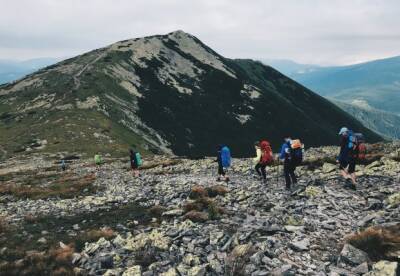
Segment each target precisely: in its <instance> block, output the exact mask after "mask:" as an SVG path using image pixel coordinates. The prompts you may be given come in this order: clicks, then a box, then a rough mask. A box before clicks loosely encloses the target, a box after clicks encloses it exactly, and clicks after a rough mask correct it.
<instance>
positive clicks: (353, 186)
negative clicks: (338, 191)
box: [349, 183, 357, 191]
mask: <svg viewBox="0 0 400 276" xmlns="http://www.w3.org/2000/svg"><path fill="white" fill-rule="evenodd" d="M349 188H350V189H352V190H353V191H357V187H356V185H354V184H353V183H351V184H350V186H349Z"/></svg>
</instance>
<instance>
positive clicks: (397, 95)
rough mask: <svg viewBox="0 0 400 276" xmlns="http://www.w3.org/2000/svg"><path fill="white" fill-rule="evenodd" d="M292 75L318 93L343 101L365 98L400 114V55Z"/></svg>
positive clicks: (382, 108) (371, 102)
mask: <svg viewBox="0 0 400 276" xmlns="http://www.w3.org/2000/svg"><path fill="white" fill-rule="evenodd" d="M291 77H292V78H293V79H294V80H296V81H298V82H299V83H301V84H303V85H304V86H306V87H308V88H310V89H311V90H313V91H315V92H317V93H318V94H320V95H322V96H326V97H330V98H333V99H336V100H341V101H352V100H355V99H358V100H365V101H367V102H368V104H369V105H371V106H372V107H374V108H376V109H381V110H384V111H388V112H393V113H397V114H400V56H398V57H393V58H387V59H382V60H376V61H371V62H366V63H360V64H355V65H350V66H341V67H326V68H324V67H321V68H319V69H316V70H314V71H311V72H305V73H301V74H292V75H291Z"/></svg>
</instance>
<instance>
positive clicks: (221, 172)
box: [218, 163, 225, 176]
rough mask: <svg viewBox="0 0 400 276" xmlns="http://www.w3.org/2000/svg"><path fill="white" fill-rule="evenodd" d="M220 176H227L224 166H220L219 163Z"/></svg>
mask: <svg viewBox="0 0 400 276" xmlns="http://www.w3.org/2000/svg"><path fill="white" fill-rule="evenodd" d="M218 174H219V175H224V176H225V170H224V167H222V164H220V163H218Z"/></svg>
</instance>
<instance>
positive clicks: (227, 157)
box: [221, 146, 231, 168]
mask: <svg viewBox="0 0 400 276" xmlns="http://www.w3.org/2000/svg"><path fill="white" fill-rule="evenodd" d="M221 161H222V167H224V168H228V167H230V166H231V151H230V150H229V148H228V147H227V146H224V147H223V148H222V149H221Z"/></svg>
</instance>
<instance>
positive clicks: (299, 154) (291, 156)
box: [216, 136, 304, 190]
mask: <svg viewBox="0 0 400 276" xmlns="http://www.w3.org/2000/svg"><path fill="white" fill-rule="evenodd" d="M254 148H255V151H256V156H255V157H254V158H253V159H252V161H253V163H254V171H255V172H256V173H257V176H258V177H259V178H260V179H261V180H262V182H263V183H264V184H266V183H267V170H266V167H267V166H268V165H272V164H273V163H274V161H275V158H274V155H273V152H272V148H271V144H270V143H269V142H268V141H267V140H261V141H257V142H255V143H254ZM303 152H304V145H303V144H302V143H301V142H300V140H299V139H295V140H293V139H292V138H291V137H290V136H286V137H285V138H284V143H283V144H282V147H281V151H280V153H279V155H278V161H279V160H282V161H283V173H284V176H285V182H286V189H287V190H290V189H291V188H292V186H293V185H295V184H296V183H297V177H296V174H295V170H296V167H297V166H298V165H300V164H301V162H302V161H303ZM230 159H231V158H230V150H229V148H228V147H227V146H224V145H219V146H218V153H217V160H216V162H218V175H219V176H218V179H217V180H219V181H221V180H225V181H229V177H228V176H227V174H226V169H227V168H229V167H230V163H231V161H230Z"/></svg>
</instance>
